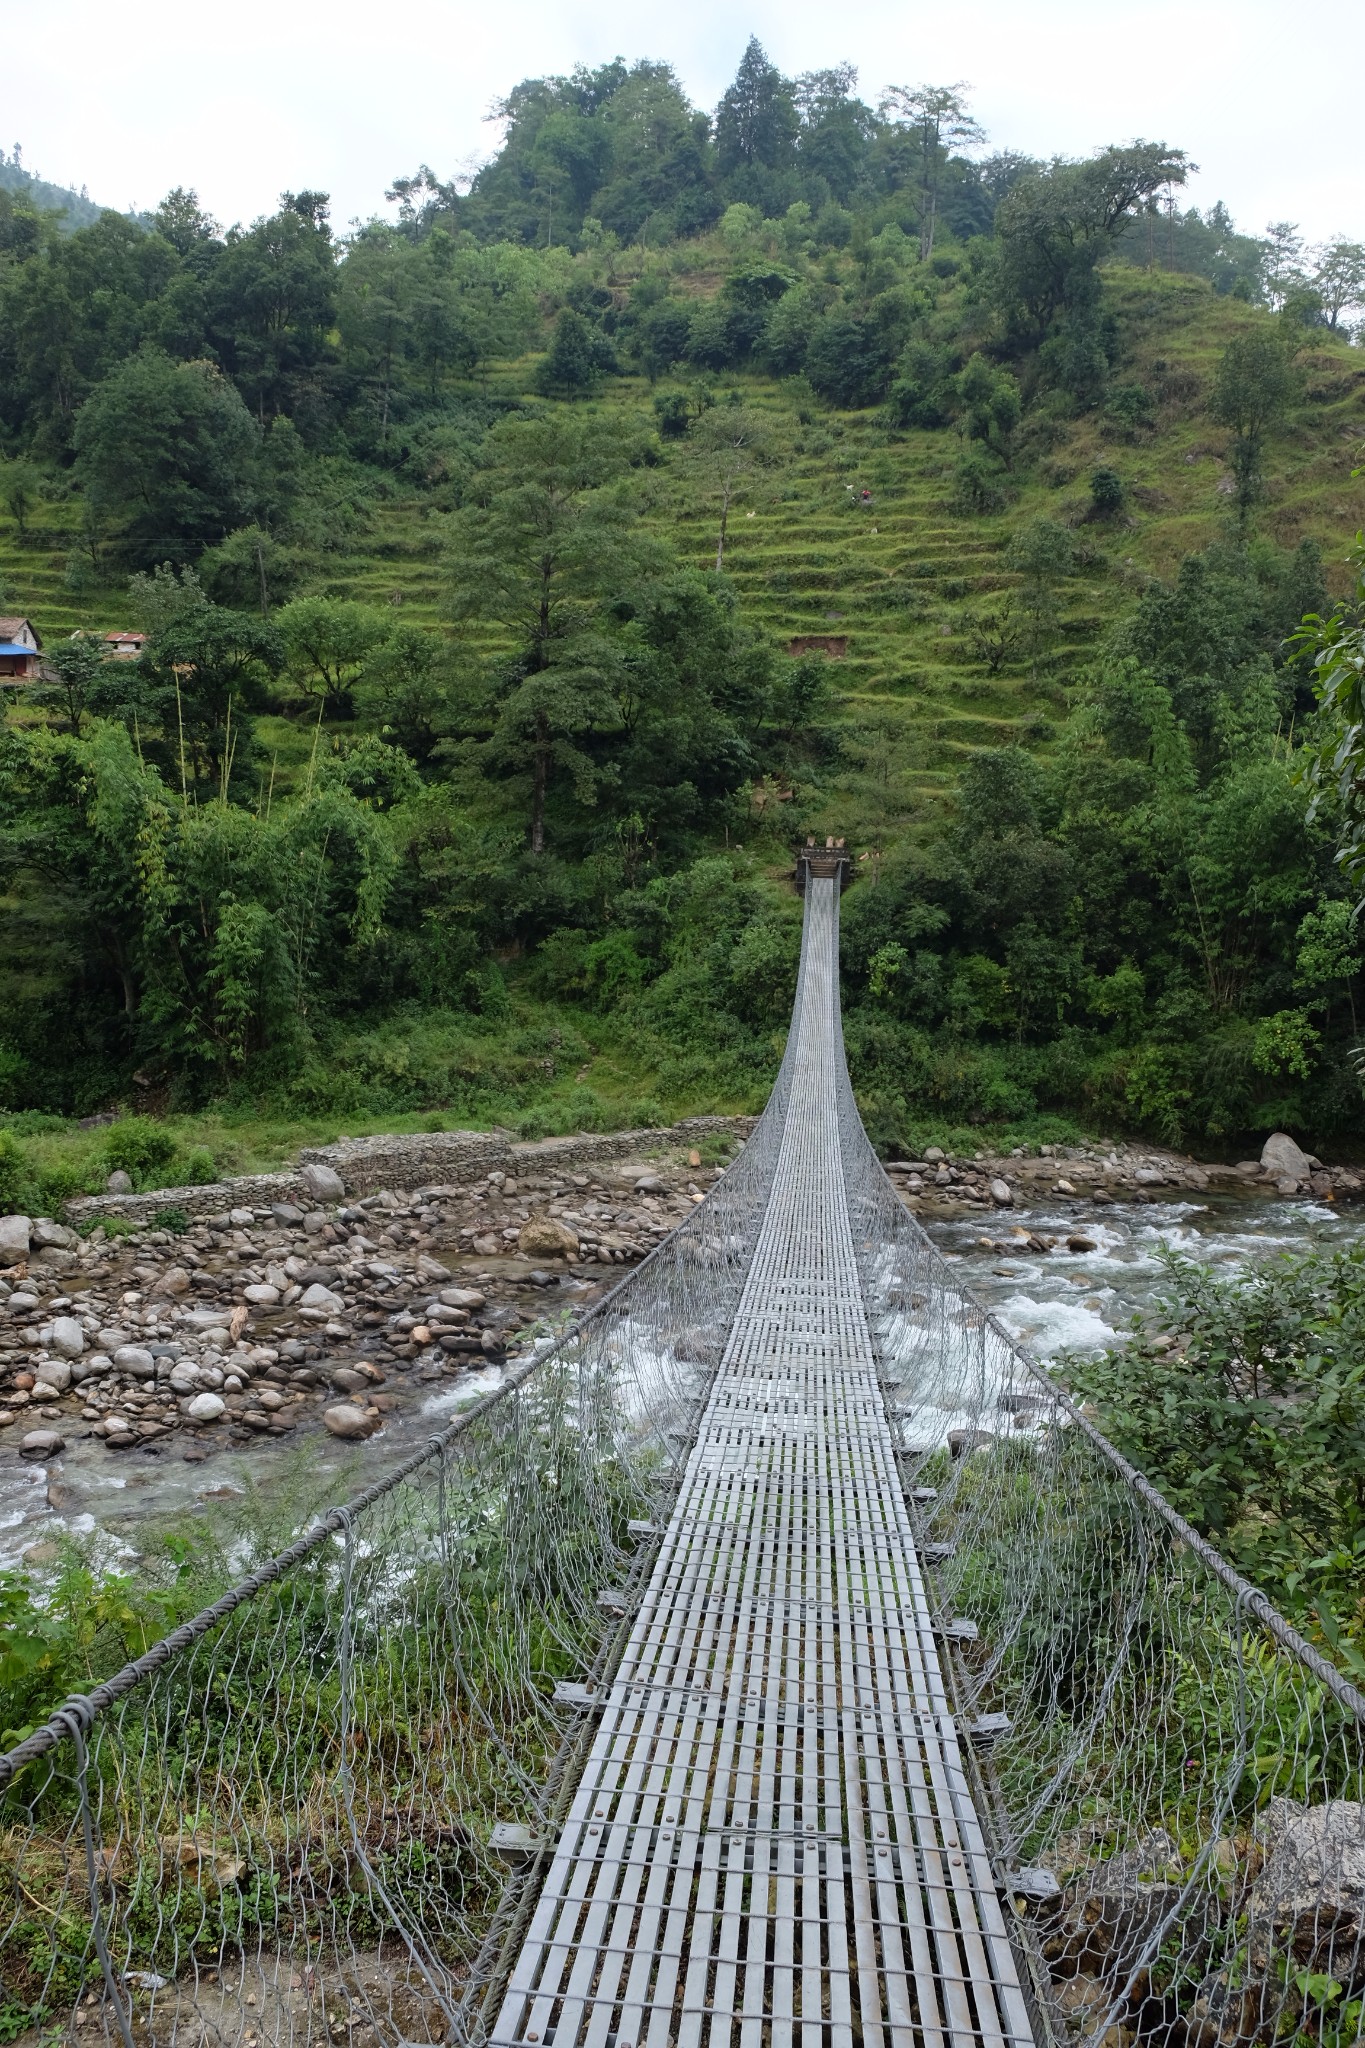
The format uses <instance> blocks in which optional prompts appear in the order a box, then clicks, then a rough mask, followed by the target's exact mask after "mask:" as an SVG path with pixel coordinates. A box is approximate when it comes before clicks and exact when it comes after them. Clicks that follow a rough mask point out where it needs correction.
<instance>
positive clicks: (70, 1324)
mask: <svg viewBox="0 0 1365 2048" xmlns="http://www.w3.org/2000/svg"><path fill="white" fill-rule="evenodd" d="M47 1341H48V1346H49V1348H50V1349H51V1350H53V1351H55V1352H56V1354H57V1356H58V1358H79V1357H80V1356H81V1355H82V1353H83V1352H84V1350H85V1332H84V1330H83V1329H82V1328H81V1326H80V1324H79V1323H78V1322H77V1321H76V1318H75V1317H74V1316H56V1317H54V1319H53V1323H52V1331H51V1334H50V1335H49V1337H48V1340H47ZM68 1377H69V1374H68Z"/></svg>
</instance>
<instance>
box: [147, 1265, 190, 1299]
mask: <svg viewBox="0 0 1365 2048" xmlns="http://www.w3.org/2000/svg"><path fill="white" fill-rule="evenodd" d="M190 1284H191V1283H190V1275H189V1271H188V1269H187V1268H186V1267H184V1266H167V1268H166V1270H165V1272H164V1273H163V1274H162V1276H161V1278H160V1279H159V1280H158V1281H157V1283H156V1286H155V1287H154V1288H153V1289H152V1297H153V1299H155V1298H156V1296H157V1295H158V1294H169V1295H176V1294H188V1293H189V1291H190Z"/></svg>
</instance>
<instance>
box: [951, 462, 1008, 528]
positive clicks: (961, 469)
mask: <svg viewBox="0 0 1365 2048" xmlns="http://www.w3.org/2000/svg"><path fill="white" fill-rule="evenodd" d="M1007 499H1008V492H1007V491H1006V488H1005V479H1004V470H1003V467H1002V465H1001V462H1000V460H999V457H998V456H993V455H988V454H987V452H986V450H985V449H984V448H969V449H968V450H967V453H966V454H965V455H964V456H963V457H962V459H961V461H960V462H959V463H958V465H957V468H956V469H955V470H954V472H953V506H954V509H955V510H956V511H958V512H966V513H976V514H978V515H979V514H982V513H986V512H999V511H1001V510H1003V508H1004V506H1005V504H1006V502H1007Z"/></svg>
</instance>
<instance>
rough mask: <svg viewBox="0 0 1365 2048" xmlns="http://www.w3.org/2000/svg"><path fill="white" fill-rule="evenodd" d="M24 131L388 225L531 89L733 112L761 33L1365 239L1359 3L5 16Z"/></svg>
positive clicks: (114, 184) (874, 83)
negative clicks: (1179, 165) (678, 82)
mask: <svg viewBox="0 0 1365 2048" xmlns="http://www.w3.org/2000/svg"><path fill="white" fill-rule="evenodd" d="M0 32H2V35H3V40H2V41H0V48H2V49H3V51H4V56H5V76H6V79H7V82H8V86H9V90H8V92H7V95H6V99H7V105H8V110H9V111H8V116H5V115H0V124H5V125H7V126H8V128H9V130H10V133H9V134H8V135H3V130H2V128H0V139H3V141H4V146H5V147H6V149H9V147H10V146H11V145H12V143H13V142H15V141H18V142H21V143H22V145H23V149H24V161H25V163H26V164H27V165H28V166H29V168H30V169H37V170H39V171H41V172H42V173H43V175H44V176H46V177H50V178H52V179H54V180H56V181H57V182H59V183H62V184H69V185H74V186H76V187H79V186H81V185H82V184H85V185H88V186H89V188H90V193H91V196H92V198H95V199H97V200H100V201H101V202H103V203H104V204H106V205H113V206H129V205H135V206H138V207H145V206H151V205H154V204H155V203H156V201H157V200H158V199H159V198H160V197H161V196H162V194H163V193H165V192H166V191H167V190H168V189H169V188H170V187H171V186H173V185H177V184H183V185H192V186H194V187H195V188H196V189H197V190H198V192H199V195H200V197H201V199H202V200H203V202H204V203H205V205H206V206H208V208H209V209H210V211H211V212H213V213H214V214H216V215H217V216H218V217H219V218H220V219H221V220H224V221H232V220H249V219H251V218H252V217H254V216H255V215H257V214H260V213H262V212H265V211H267V210H269V209H270V208H271V207H272V206H273V204H274V202H275V199H276V196H277V194H278V193H279V192H280V191H282V190H285V189H292V190H297V189H299V188H300V187H305V186H308V187H313V188H319V187H320V188H322V189H324V190H326V191H330V192H331V194H332V198H333V218H334V220H335V221H336V222H337V223H338V225H340V226H344V225H345V224H346V223H347V222H348V221H350V220H351V219H353V218H355V217H357V216H359V217H368V216H369V215H371V214H373V213H375V212H377V211H384V210H385V209H384V203H383V194H384V188H385V186H386V184H388V183H389V182H390V181H391V179H392V178H393V177H394V176H396V175H399V174H401V173H403V172H406V171H412V170H415V169H416V167H417V165H418V164H419V163H422V162H426V163H429V164H430V165H431V166H432V168H433V169H434V170H436V171H437V172H438V173H440V174H441V175H449V174H450V173H451V172H453V171H455V170H457V169H459V168H460V167H462V166H468V165H471V164H473V163H476V162H477V161H478V160H479V159H480V158H481V157H483V156H485V155H486V154H487V153H488V152H489V150H490V149H491V147H492V146H493V145H494V142H495V140H496V130H495V129H494V128H492V127H490V126H489V125H487V124H486V122H485V121H484V118H483V117H484V115H485V114H486V112H487V110H488V107H489V103H490V102H491V101H492V100H493V99H495V98H496V97H497V96H498V95H499V94H501V93H504V92H506V91H507V89H508V88H509V87H510V86H511V85H513V84H514V83H515V82H516V81H517V80H518V79H520V78H524V77H527V76H534V75H536V74H538V73H543V72H547V71H567V70H569V69H570V68H571V67H572V66H573V64H574V63H575V62H578V61H580V60H581V61H583V62H585V63H588V64H595V63H601V62H602V61H604V60H605V59H607V58H610V57H612V56H615V55H617V54H620V55H623V56H625V57H628V58H633V57H654V58H666V59H668V60H669V61H671V62H672V63H673V64H674V65H675V66H676V68H677V69H678V71H679V72H680V74H681V76H682V79H683V82H684V84H685V86H686V88H687V90H688V91H689V93H690V94H691V96H692V98H693V100H694V101H695V102H696V103H697V104H698V105H700V106H703V107H706V108H708V109H709V108H711V107H713V106H714V104H715V102H716V100H717V99H718V98H719V96H720V94H721V93H722V92H723V91H724V89H725V86H726V85H727V83H728V82H729V80H730V78H731V77H732V76H733V74H734V70H735V66H736V64H737V63H738V61H739V57H740V55H741V52H742V50H743V47H744V43H745V40H746V38H747V37H748V35H749V34H750V33H751V32H752V33H754V34H757V35H758V36H759V37H760V39H761V40H762V42H763V43H764V44H765V45H766V47H767V49H768V51H769V54H770V55H771V56H772V57H773V59H774V60H775V61H776V62H777V63H778V64H779V65H781V67H782V68H783V70H784V71H786V72H788V73H794V72H798V71H805V70H812V69H815V68H817V67H819V66H822V65H827V64H831V63H836V62H838V61H840V60H841V59H848V60H850V61H852V62H853V63H855V64H856V65H857V66H858V69H859V73H860V78H861V90H862V92H863V94H864V96H865V97H866V98H868V99H871V100H875V98H876V96H877V94H878V93H879V92H880V90H881V88H882V87H883V86H884V85H886V84H888V83H895V84H909V83H915V82H922V81H929V82H932V83H934V84H940V83H952V82H953V81H955V80H957V79H966V80H968V81H970V83H971V85H972V88H973V91H972V100H973V103H974V105H975V108H976V111H977V114H978V117H979V118H980V119H981V120H982V122H983V123H984V124H985V126H986V128H987V130H988V131H989V134H990V139H991V146H992V147H995V148H1012V149H1020V150H1025V151H1028V152H1030V153H1032V154H1034V155H1039V156H1050V155H1054V154H1066V155H1080V154H1083V153H1084V152H1086V151H1088V150H1090V149H1092V148H1094V147H1096V146H1097V145H1099V144H1102V143H1105V142H1111V141H1126V140H1128V139H1130V138H1131V137H1133V136H1135V135H1141V136H1145V137H1147V138H1148V139H1151V140H1162V141H1166V142H1170V143H1173V144H1178V145H1179V146H1180V147H1182V148H1184V149H1187V150H1188V151H1189V152H1190V154H1191V155H1192V156H1193V157H1194V158H1195V159H1196V161H1197V162H1198V163H1199V165H1200V166H1201V171H1200V175H1199V177H1198V179H1197V180H1196V181H1195V183H1194V185H1193V186H1192V188H1191V191H1192V195H1193V197H1194V199H1195V200H1196V201H1197V203H1198V204H1200V205H1201V206H1202V205H1208V204H1210V203H1211V202H1212V201H1213V200H1215V199H1219V198H1222V199H1225V200H1226V201H1227V203H1228V205H1229V206H1230V207H1231V209H1232V212H1233V215H1234V217H1235V219H1236V220H1237V223H1238V225H1239V226H1241V227H1244V228H1246V229H1247V230H1249V231H1252V232H1258V233H1259V232H1260V231H1261V230H1262V229H1263V228H1264V226H1265V223H1266V221H1267V220H1269V219H1271V218H1275V219H1289V220H1297V221H1299V222H1300V223H1301V224H1302V226H1303V228H1304V230H1305V232H1306V233H1307V235H1308V236H1309V238H1310V239H1321V238H1322V237H1325V236H1327V235H1329V234H1331V233H1333V232H1335V231H1344V232H1346V233H1347V234H1349V235H1350V236H1351V237H1352V238H1353V239H1362V240H1365V170H1363V169H1362V154H1361V144H1360V131H1359V122H1358V96H1359V82H1360V78H1361V75H1362V71H1365V4H1362V0H1295V4H1292V5H1291V4H1290V0H1178V4H1170V0H1158V4H1154V5H1149V6H1148V7H1146V8H1145V9H1143V10H1141V11H1138V10H1134V9H1122V10H1120V9H1112V8H1106V7H1104V6H1102V4H1101V0H1028V4H1023V0H963V4H959V5H956V6H953V5H948V6H942V5H940V6H937V7H933V8H929V7H923V8H919V9H911V8H909V7H907V6H905V5H904V4H893V0H855V4H853V5H852V6H848V7H844V8H842V9H840V8H830V7H828V6H825V5H820V6H817V5H815V4H813V0H750V4H749V6H748V7H747V9H744V8H739V7H736V6H735V5H733V4H732V0H691V4H690V5H689V6H687V7H685V8H684V7H670V8H659V7H654V8H646V9H642V8H640V7H639V6H638V5H630V4H627V0H565V4H563V5H559V6H555V5H550V4H546V0H489V4H483V5H480V6H478V7H475V6H472V5H469V4H466V0H459V4H456V0H404V4H402V5H393V6H390V7H380V6H376V5H375V4H374V0H232V4H230V5H217V6H202V5H195V4H193V0H190V4H187V0H120V4H118V5H111V4H110V0H0Z"/></svg>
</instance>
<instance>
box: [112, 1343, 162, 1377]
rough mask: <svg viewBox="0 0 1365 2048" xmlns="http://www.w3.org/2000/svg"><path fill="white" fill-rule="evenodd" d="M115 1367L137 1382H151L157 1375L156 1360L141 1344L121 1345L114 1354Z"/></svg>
mask: <svg viewBox="0 0 1365 2048" xmlns="http://www.w3.org/2000/svg"><path fill="white" fill-rule="evenodd" d="M114 1365H115V1367H116V1368H117V1370H118V1371H119V1372H126V1373H127V1374H128V1376H129V1377H130V1378H131V1379H135V1380H149V1379H151V1378H153V1377H154V1375H155V1373H156V1360H155V1359H154V1358H153V1357H152V1354H151V1352H150V1351H144V1350H143V1348H142V1346H141V1345H140V1344H120V1345H119V1348H118V1350H117V1351H116V1352H115V1353H114Z"/></svg>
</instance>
